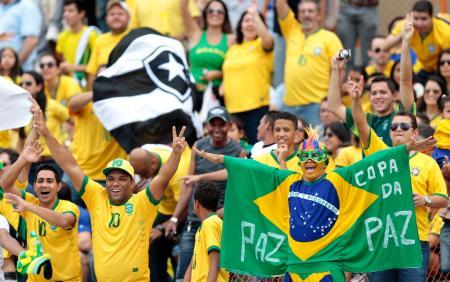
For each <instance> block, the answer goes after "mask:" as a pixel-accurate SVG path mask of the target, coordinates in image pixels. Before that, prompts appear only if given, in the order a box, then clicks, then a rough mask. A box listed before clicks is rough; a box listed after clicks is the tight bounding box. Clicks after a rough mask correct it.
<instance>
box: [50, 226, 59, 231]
mask: <svg viewBox="0 0 450 282" xmlns="http://www.w3.org/2000/svg"><path fill="white" fill-rule="evenodd" d="M57 228H58V227H57V226H55V225H51V226H50V229H51V230H52V231H55V230H56V229H57Z"/></svg>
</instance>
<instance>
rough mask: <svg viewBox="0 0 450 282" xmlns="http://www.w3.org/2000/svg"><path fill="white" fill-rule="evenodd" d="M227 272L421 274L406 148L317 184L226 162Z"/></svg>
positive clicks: (288, 174)
mask: <svg viewBox="0 0 450 282" xmlns="http://www.w3.org/2000/svg"><path fill="white" fill-rule="evenodd" d="M225 167H226V169H227V171H228V181H227V189H226V197H225V209H224V212H225V213H224V222H223V231H222V248H221V258H220V263H221V267H223V268H225V269H227V270H229V271H232V272H235V273H243V274H249V275H253V276H260V277H267V276H277V275H283V274H285V273H287V272H288V273H290V274H294V275H298V274H304V273H317V272H338V271H339V272H342V271H348V272H372V271H379V270H384V269H391V268H408V267H420V266H421V265H422V253H421V249H420V241H419V239H418V232H417V225H416V217H415V213H414V205H413V201H412V190H411V179H410V173H409V155H408V152H407V151H406V147H405V146H404V145H402V146H398V147H395V148H391V149H387V150H383V151H380V152H378V153H376V154H374V155H371V156H370V157H367V158H364V159H363V160H361V161H360V162H357V163H355V164H353V165H351V166H348V167H343V168H339V169H336V170H335V171H333V172H332V173H330V174H327V175H326V176H324V177H322V178H321V179H318V180H316V181H314V182H307V181H302V176H301V175H300V174H296V173H294V172H292V171H287V170H279V169H275V168H271V167H268V166H265V165H263V164H260V163H258V162H256V161H253V160H246V159H239V158H233V157H225Z"/></svg>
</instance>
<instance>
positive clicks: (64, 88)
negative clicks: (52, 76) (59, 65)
mask: <svg viewBox="0 0 450 282" xmlns="http://www.w3.org/2000/svg"><path fill="white" fill-rule="evenodd" d="M44 93H45V96H46V97H47V100H50V99H54V100H56V101H58V102H59V103H61V104H62V105H64V106H66V107H67V103H69V100H70V98H72V97H73V96H74V95H76V94H79V93H81V87H80V85H78V83H77V81H76V80H75V79H73V78H72V77H70V76H67V75H61V76H60V77H59V83H58V88H57V89H56V93H55V94H51V93H50V91H49V90H48V88H47V86H45V89H44Z"/></svg>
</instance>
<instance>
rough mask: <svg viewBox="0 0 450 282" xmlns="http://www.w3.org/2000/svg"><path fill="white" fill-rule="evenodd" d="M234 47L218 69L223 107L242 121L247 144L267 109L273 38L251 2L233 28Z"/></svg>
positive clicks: (254, 140) (254, 134)
mask: <svg viewBox="0 0 450 282" xmlns="http://www.w3.org/2000/svg"><path fill="white" fill-rule="evenodd" d="M236 35H237V39H236V41H237V44H236V45H233V46H232V47H231V48H230V49H228V52H227V54H226V56H225V62H224V64H223V67H222V72H223V90H224V98H225V106H226V107H227V109H228V111H229V112H230V113H232V114H234V115H236V116H237V117H238V118H239V119H241V120H242V121H243V122H244V128H245V132H246V134H247V136H248V139H249V141H250V143H252V144H253V143H255V142H256V141H257V140H256V129H257V127H258V124H259V121H260V119H261V118H262V117H263V116H264V114H265V113H266V112H267V110H268V105H269V91H270V82H271V76H272V67H273V52H272V51H273V39H272V36H271V35H270V34H269V31H268V30H267V27H266V25H265V23H264V21H263V18H262V16H261V15H260V14H259V13H258V12H257V5H256V4H255V3H254V4H253V5H252V6H251V7H250V8H249V9H248V10H247V11H246V12H244V13H243V14H242V16H241V18H240V20H239V22H238V25H237V28H236Z"/></svg>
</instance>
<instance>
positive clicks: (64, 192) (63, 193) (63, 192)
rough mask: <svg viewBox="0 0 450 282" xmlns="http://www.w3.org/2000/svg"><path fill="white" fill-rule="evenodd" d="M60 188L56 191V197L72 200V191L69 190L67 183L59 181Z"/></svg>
mask: <svg viewBox="0 0 450 282" xmlns="http://www.w3.org/2000/svg"><path fill="white" fill-rule="evenodd" d="M61 183H62V185H61V189H59V191H58V199H60V200H65V201H71V200H72V193H71V192H70V187H69V185H67V183H64V182H61Z"/></svg>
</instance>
